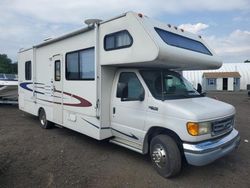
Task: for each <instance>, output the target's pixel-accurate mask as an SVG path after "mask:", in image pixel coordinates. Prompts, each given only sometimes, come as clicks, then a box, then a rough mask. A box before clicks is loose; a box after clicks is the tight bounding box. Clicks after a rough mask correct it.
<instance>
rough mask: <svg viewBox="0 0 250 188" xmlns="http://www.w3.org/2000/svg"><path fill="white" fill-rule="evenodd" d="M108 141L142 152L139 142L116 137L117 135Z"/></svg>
mask: <svg viewBox="0 0 250 188" xmlns="http://www.w3.org/2000/svg"><path fill="white" fill-rule="evenodd" d="M109 142H111V143H113V144H116V145H119V146H123V147H125V148H127V149H130V150H133V151H135V152H138V153H142V149H140V147H139V144H136V143H133V142H130V141H127V140H124V139H121V138H117V137H115V138H113V139H111V140H109Z"/></svg>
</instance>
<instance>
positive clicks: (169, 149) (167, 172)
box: [150, 134, 182, 178]
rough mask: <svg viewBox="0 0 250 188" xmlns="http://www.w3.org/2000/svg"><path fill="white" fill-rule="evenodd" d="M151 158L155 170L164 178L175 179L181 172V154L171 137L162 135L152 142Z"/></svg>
mask: <svg viewBox="0 0 250 188" xmlns="http://www.w3.org/2000/svg"><path fill="white" fill-rule="evenodd" d="M150 157H151V161H152V164H153V166H154V168H155V169H156V171H157V172H158V173H159V174H160V175H161V176H163V177H164V178H170V177H173V176H175V175H177V174H178V173H179V172H180V170H181V165H182V159H181V152H180V150H179V148H178V146H177V143H176V142H175V140H174V139H173V138H171V137H170V136H167V135H163V134H161V135H157V136H155V137H154V138H153V139H152V140H151V142H150Z"/></svg>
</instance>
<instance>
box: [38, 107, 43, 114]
mask: <svg viewBox="0 0 250 188" xmlns="http://www.w3.org/2000/svg"><path fill="white" fill-rule="evenodd" d="M41 110H44V109H43V107H40V108H39V109H38V112H37V116H39V114H40V112H41Z"/></svg>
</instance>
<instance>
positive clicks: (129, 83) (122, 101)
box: [18, 12, 240, 177]
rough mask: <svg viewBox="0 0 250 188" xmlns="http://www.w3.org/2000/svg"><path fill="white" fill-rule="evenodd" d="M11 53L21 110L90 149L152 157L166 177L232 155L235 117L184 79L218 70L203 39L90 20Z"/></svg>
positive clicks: (156, 26) (140, 22)
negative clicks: (93, 142)
mask: <svg viewBox="0 0 250 188" xmlns="http://www.w3.org/2000/svg"><path fill="white" fill-rule="evenodd" d="M86 23H87V24H88V26H87V27H86V28H82V29H80V30H77V31H74V32H71V33H68V34H65V35H63V36H59V37H57V38H54V39H50V40H47V41H45V42H43V43H41V44H37V45H35V46H33V47H31V48H29V49H26V50H22V51H20V52H19V53H18V70H19V71H18V72H19V75H18V78H19V87H18V91H19V108H20V109H21V110H23V111H25V112H28V113H30V114H33V115H35V116H38V117H39V121H40V125H41V127H42V128H45V129H47V128H50V127H51V126H53V125H54V124H57V125H60V126H62V127H67V128H69V129H72V130H74V131H77V132H80V133H82V134H85V135H88V136H90V137H92V138H95V139H97V140H103V139H109V140H110V142H112V143H114V144H118V145H120V146H123V147H125V148H128V149H131V150H133V151H136V152H139V153H141V154H149V155H150V157H151V159H152V164H153V166H154V168H155V169H156V171H157V172H158V173H159V174H160V175H161V176H163V177H172V176H175V175H177V174H178V173H179V172H180V170H181V166H182V164H183V162H184V160H183V159H185V160H186V161H187V162H188V163H189V164H191V165H196V166H202V165H206V164H209V163H211V162H213V161H215V160H216V159H218V158H221V157H223V156H225V155H226V154H228V153H230V152H231V151H233V150H234V149H235V148H236V147H237V146H238V144H239V141H240V136H239V133H238V131H237V130H236V129H234V123H235V121H234V118H235V117H234V116H235V108H234V107H233V106H231V105H229V104H226V103H224V102H221V101H218V100H215V99H211V98H208V97H206V96H204V94H203V93H201V92H198V91H197V90H196V89H195V88H194V87H193V86H192V85H191V84H190V83H189V82H188V81H187V80H186V79H185V78H183V77H182V75H181V74H180V73H179V72H180V71H182V70H202V69H217V68H219V67H220V66H221V65H222V62H221V60H220V59H219V58H218V57H217V56H216V54H215V53H214V51H213V50H212V49H211V48H209V47H208V45H207V44H206V43H205V42H204V40H203V39H202V37H200V36H196V35H193V34H191V33H189V32H186V31H184V30H182V29H179V28H177V27H174V26H172V25H170V24H164V23H161V22H158V21H155V20H153V19H150V18H148V17H147V16H144V15H142V14H137V13H134V12H128V13H125V14H122V15H120V16H117V17H115V18H112V19H110V20H106V21H101V20H96V19H92V20H88V21H87V22H86Z"/></svg>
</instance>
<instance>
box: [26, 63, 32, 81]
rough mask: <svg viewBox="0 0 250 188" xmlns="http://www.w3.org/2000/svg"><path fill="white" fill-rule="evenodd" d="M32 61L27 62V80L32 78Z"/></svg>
mask: <svg viewBox="0 0 250 188" xmlns="http://www.w3.org/2000/svg"><path fill="white" fill-rule="evenodd" d="M31 74H32V70H31V61H26V62H25V80H31V77H32V75H31Z"/></svg>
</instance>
